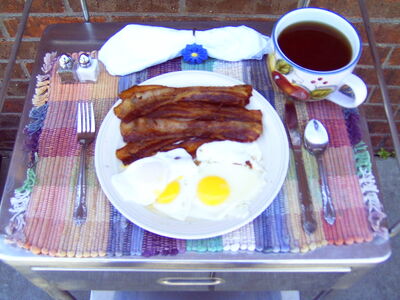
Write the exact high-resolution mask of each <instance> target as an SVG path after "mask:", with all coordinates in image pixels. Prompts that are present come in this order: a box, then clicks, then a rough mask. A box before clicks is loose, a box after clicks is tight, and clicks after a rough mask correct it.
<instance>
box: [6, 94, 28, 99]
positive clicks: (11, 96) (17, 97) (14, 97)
mask: <svg viewBox="0 0 400 300" xmlns="http://www.w3.org/2000/svg"><path fill="white" fill-rule="evenodd" d="M25 98H26V96H13V95H7V97H6V99H25Z"/></svg>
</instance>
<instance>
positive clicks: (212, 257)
mask: <svg viewBox="0 0 400 300" xmlns="http://www.w3.org/2000/svg"><path fill="white" fill-rule="evenodd" d="M142 24H151V25H157V26H166V27H173V28H178V29H193V28H196V29H199V30H202V29H208V28H213V27H219V26H227V25H233V26H237V25H247V26H249V27H252V28H254V29H256V30H258V31H259V32H262V33H264V34H266V35H269V34H270V32H271V29H272V26H273V23H272V22H254V21H249V22H245V21H244V22H240V23H239V22H209V21H208V22H152V23H142ZM124 25H126V23H97V24H96V23H74V24H56V25H51V26H49V27H48V28H47V30H46V31H45V33H44V34H43V36H42V39H41V42H40V46H39V51H38V54H37V58H36V63H35V67H34V72H33V74H37V73H39V71H40V65H41V64H40V62H41V59H42V57H43V56H44V54H45V53H46V52H50V51H59V52H64V51H65V52H70V51H71V52H72V51H79V50H83V51H85V50H96V49H99V48H100V47H101V46H102V45H103V43H104V42H105V41H106V40H107V39H108V38H109V37H110V36H112V35H113V34H114V33H115V32H117V31H118V30H119V29H121V28H122V27H123V26H124ZM34 88H35V76H32V80H31V82H30V85H29V89H28V94H27V97H26V101H25V107H24V112H23V115H22V118H21V123H20V128H19V131H18V135H17V138H16V143H15V148H14V152H13V156H12V160H11V163H10V169H9V174H8V178H7V182H6V185H5V188H4V193H3V198H2V203H1V210H0V228H1V230H2V232H4V228H5V227H6V225H7V224H8V220H9V217H10V215H9V213H8V208H9V205H10V204H9V199H10V197H11V196H12V195H13V192H14V189H15V188H16V187H18V186H20V185H21V184H22V182H23V180H24V178H25V171H26V162H27V157H26V155H25V153H24V151H23V150H22V149H23V143H24V135H23V128H24V126H25V125H26V123H27V121H28V113H29V110H30V109H31V107H32V104H31V101H30V100H31V98H32V95H33V92H34ZM364 127H365V126H364ZM364 130H366V127H365V128H364ZM390 253H391V250H390V244H389V241H388V240H380V239H375V240H374V241H372V242H370V243H363V244H354V245H349V246H341V247H337V246H326V247H322V248H319V249H316V250H314V251H310V252H308V253H305V254H301V253H299V254H296V253H288V254H275V253H242V252H238V253H205V254H202V253H185V254H180V255H177V256H173V257H171V256H169V257H163V256H157V257H152V258H145V257H103V258H100V257H99V258H56V257H50V256H40V255H34V254H31V253H30V252H28V251H26V250H24V249H19V248H17V247H15V246H13V245H8V244H6V243H5V242H4V236H1V237H0V259H2V260H4V261H6V262H7V263H9V264H11V265H26V266H35V267H37V268H40V267H45V266H46V267H55V268H59V267H62V268H64V269H65V268H66V269H68V268H70V269H71V270H76V269H80V268H86V269H87V268H96V269H98V268H105V270H112V269H113V268H117V269H118V270H119V271H121V270H123V269H124V268H130V269H131V270H132V268H135V269H141V270H177V269H182V270H185V269H191V270H199V271H201V270H229V271H255V272H256V271H266V270H277V269H279V271H283V272H285V271H286V272H291V271H293V268H300V269H301V271H302V272H318V271H321V272H329V271H331V270H334V271H339V272H340V271H344V272H346V271H350V270H349V268H351V267H363V266H371V265H374V264H377V263H380V262H383V261H385V260H386V259H388V258H389V256H390Z"/></svg>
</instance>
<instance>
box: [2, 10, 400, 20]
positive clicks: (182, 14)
mask: <svg viewBox="0 0 400 300" xmlns="http://www.w3.org/2000/svg"><path fill="white" fill-rule="evenodd" d="M21 15H22V14H21V13H0V19H8V18H13V17H21ZM89 15H90V16H91V17H93V16H96V17H101V16H110V15H111V16H140V17H143V16H150V17H151V16H173V17H177V16H178V17H195V18H200V17H215V16H218V17H238V18H240V17H247V18H251V19H255V18H260V17H261V18H276V19H277V18H279V17H280V16H281V15H282V14H250V13H249V14H236V13H218V12H216V13H192V12H185V11H183V12H181V11H179V12H178V13H173V12H169V13H163V12H90V10H89ZM30 16H31V17H55V16H64V17H76V16H82V12H81V11H79V12H74V11H72V9H71V12H69V11H68V12H61V13H58V12H57V13H47V12H46V13H30ZM347 20H349V21H350V22H353V23H362V22H363V20H362V18H361V17H349V18H347ZM370 22H371V23H378V24H400V18H370Z"/></svg>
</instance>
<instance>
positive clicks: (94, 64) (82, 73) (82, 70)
mask: <svg viewBox="0 0 400 300" xmlns="http://www.w3.org/2000/svg"><path fill="white" fill-rule="evenodd" d="M76 75H77V76H78V79H79V82H96V81H97V78H98V76H99V62H98V60H97V59H96V58H92V57H90V55H88V54H86V53H82V54H81V55H79V60H78V68H77V70H76Z"/></svg>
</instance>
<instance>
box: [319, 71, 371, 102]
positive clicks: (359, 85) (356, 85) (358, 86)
mask: <svg viewBox="0 0 400 300" xmlns="http://www.w3.org/2000/svg"><path fill="white" fill-rule="evenodd" d="M342 85H348V86H349V87H350V88H351V89H352V90H353V93H354V98H352V97H349V96H347V95H345V94H344V93H342V92H340V88H338V89H337V90H336V91H335V92H333V93H332V94H330V95H328V96H327V97H326V99H328V100H330V101H332V102H334V103H336V104H339V105H340V106H343V107H346V108H355V107H357V106H359V105H360V104H362V103H363V102H364V101H365V99H366V98H367V86H366V85H365V83H364V81H362V79H361V78H360V77H358V76H356V75H354V74H349V75H348V76H347V77H346V78H345V79H343V81H342Z"/></svg>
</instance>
